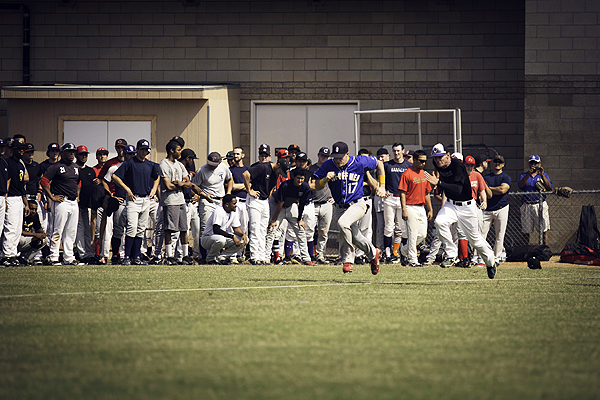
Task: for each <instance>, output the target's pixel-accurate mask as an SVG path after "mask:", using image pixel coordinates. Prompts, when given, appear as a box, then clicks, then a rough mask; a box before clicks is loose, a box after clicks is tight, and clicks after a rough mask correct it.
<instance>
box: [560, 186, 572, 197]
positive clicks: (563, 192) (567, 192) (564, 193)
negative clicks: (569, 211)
mask: <svg viewBox="0 0 600 400" xmlns="http://www.w3.org/2000/svg"><path fill="white" fill-rule="evenodd" d="M571 193H573V189H571V188H570V187H568V186H561V187H559V188H556V194H557V195H559V196H561V197H570V196H571Z"/></svg>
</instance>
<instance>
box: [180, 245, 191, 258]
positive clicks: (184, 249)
mask: <svg viewBox="0 0 600 400" xmlns="http://www.w3.org/2000/svg"><path fill="white" fill-rule="evenodd" d="M188 246H189V244H187V243H186V244H182V245H181V252H182V253H183V256H184V257H187V256H188V251H189V247H188Z"/></svg>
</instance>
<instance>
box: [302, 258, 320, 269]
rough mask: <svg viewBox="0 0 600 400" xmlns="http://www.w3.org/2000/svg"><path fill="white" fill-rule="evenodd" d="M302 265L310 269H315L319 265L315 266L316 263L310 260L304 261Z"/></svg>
mask: <svg viewBox="0 0 600 400" xmlns="http://www.w3.org/2000/svg"><path fill="white" fill-rule="evenodd" d="M302 264H304V265H308V266H310V267H316V266H318V265H319V264H317V263H316V262H314V261H311V260H308V261H304V262H303V263H302Z"/></svg>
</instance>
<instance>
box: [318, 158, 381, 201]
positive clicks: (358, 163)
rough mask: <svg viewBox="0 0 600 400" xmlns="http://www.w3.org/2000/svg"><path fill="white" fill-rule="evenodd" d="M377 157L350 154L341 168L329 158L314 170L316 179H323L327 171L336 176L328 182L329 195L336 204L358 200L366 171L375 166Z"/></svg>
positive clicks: (361, 194)
mask: <svg viewBox="0 0 600 400" xmlns="http://www.w3.org/2000/svg"><path fill="white" fill-rule="evenodd" d="M377 164H378V160H377V157H371V156H356V157H355V156H350V159H349V160H348V162H347V163H346V165H344V166H343V167H341V168H338V166H337V165H335V162H334V161H333V159H329V160H327V161H325V162H324V163H323V165H321V167H320V168H319V169H318V170H317V171H316V172H315V175H314V176H315V177H317V179H323V178H325V177H326V176H327V173H328V172H329V171H333V172H335V174H336V176H335V178H333V179H332V180H330V181H329V182H328V185H329V189H330V190H331V195H332V196H333V199H334V200H335V202H336V204H348V203H350V202H352V201H355V200H359V199H360V198H362V197H363V196H364V195H363V180H364V175H365V172H366V171H369V170H371V169H375V168H377Z"/></svg>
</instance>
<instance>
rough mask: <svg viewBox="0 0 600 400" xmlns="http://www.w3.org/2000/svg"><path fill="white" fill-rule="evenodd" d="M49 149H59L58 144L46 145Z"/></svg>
mask: <svg viewBox="0 0 600 400" xmlns="http://www.w3.org/2000/svg"><path fill="white" fill-rule="evenodd" d="M5 143H6V142H5ZM50 150H60V144H58V143H50V144H49V145H48V151H50Z"/></svg>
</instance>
